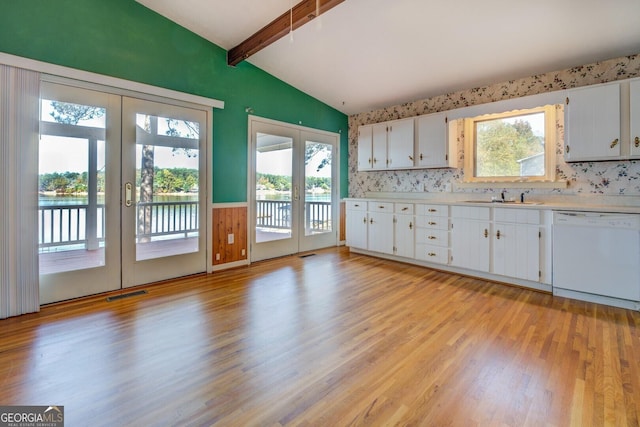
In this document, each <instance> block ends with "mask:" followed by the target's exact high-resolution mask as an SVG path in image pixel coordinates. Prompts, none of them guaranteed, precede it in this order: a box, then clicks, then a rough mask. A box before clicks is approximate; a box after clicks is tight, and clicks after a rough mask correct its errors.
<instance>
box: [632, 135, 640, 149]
mask: <svg viewBox="0 0 640 427" xmlns="http://www.w3.org/2000/svg"><path fill="white" fill-rule="evenodd" d="M633 141H634V143H635V146H636V148H638V147H640V136H636V139H634V140H633Z"/></svg>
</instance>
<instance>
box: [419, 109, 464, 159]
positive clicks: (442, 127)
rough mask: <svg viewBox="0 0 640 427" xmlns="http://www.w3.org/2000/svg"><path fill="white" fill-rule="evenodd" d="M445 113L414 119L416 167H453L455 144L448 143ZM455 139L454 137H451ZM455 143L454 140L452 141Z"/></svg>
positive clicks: (447, 124)
mask: <svg viewBox="0 0 640 427" xmlns="http://www.w3.org/2000/svg"><path fill="white" fill-rule="evenodd" d="M448 126H449V123H448V120H447V114H446V113H434V114H427V115H425V116H420V117H418V118H417V119H416V129H417V135H416V137H417V144H416V166H420V167H424V168H443V167H445V168H448V167H455V163H454V162H455V160H456V158H455V157H456V155H455V154H454V153H451V151H452V149H454V150H453V151H455V148H457V147H456V146H455V144H453V146H452V145H451V142H450V141H449V135H450V133H449V132H448ZM452 136H453V137H454V139H455V135H452ZM454 142H455V140H454Z"/></svg>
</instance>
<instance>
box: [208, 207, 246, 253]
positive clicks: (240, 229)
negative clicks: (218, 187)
mask: <svg viewBox="0 0 640 427" xmlns="http://www.w3.org/2000/svg"><path fill="white" fill-rule="evenodd" d="M230 234H233V243H229V235H230ZM247 247H248V243H247V207H246V206H240V207H225V208H213V252H212V256H213V260H212V261H213V265H220V264H225V263H228V262H235V261H243V260H246V259H247Z"/></svg>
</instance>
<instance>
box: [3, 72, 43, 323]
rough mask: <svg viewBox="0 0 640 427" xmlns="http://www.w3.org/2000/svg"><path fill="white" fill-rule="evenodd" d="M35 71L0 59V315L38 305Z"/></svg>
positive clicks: (37, 79) (27, 310)
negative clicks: (8, 63) (7, 64)
mask: <svg viewBox="0 0 640 427" xmlns="http://www.w3.org/2000/svg"><path fill="white" fill-rule="evenodd" d="M39 99H40V73H37V72H33V71H28V70H24V69H20V68H15V67H10V66H6V65H0V178H1V181H0V319H4V318H7V317H10V316H17V315H20V314H25V313H32V312H36V311H38V310H39V309H40V297H39V281H38V239H37V234H38V193H37V190H38V123H39V117H38V116H39V111H40V110H39V108H40V107H39V102H40V100H39Z"/></svg>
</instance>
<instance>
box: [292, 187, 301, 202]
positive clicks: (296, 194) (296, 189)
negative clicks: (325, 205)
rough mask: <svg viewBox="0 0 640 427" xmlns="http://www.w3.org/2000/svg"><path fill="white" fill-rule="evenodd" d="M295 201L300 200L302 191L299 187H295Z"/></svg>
mask: <svg viewBox="0 0 640 427" xmlns="http://www.w3.org/2000/svg"><path fill="white" fill-rule="evenodd" d="M293 200H300V190H299V189H298V186H297V185H294V186H293Z"/></svg>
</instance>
